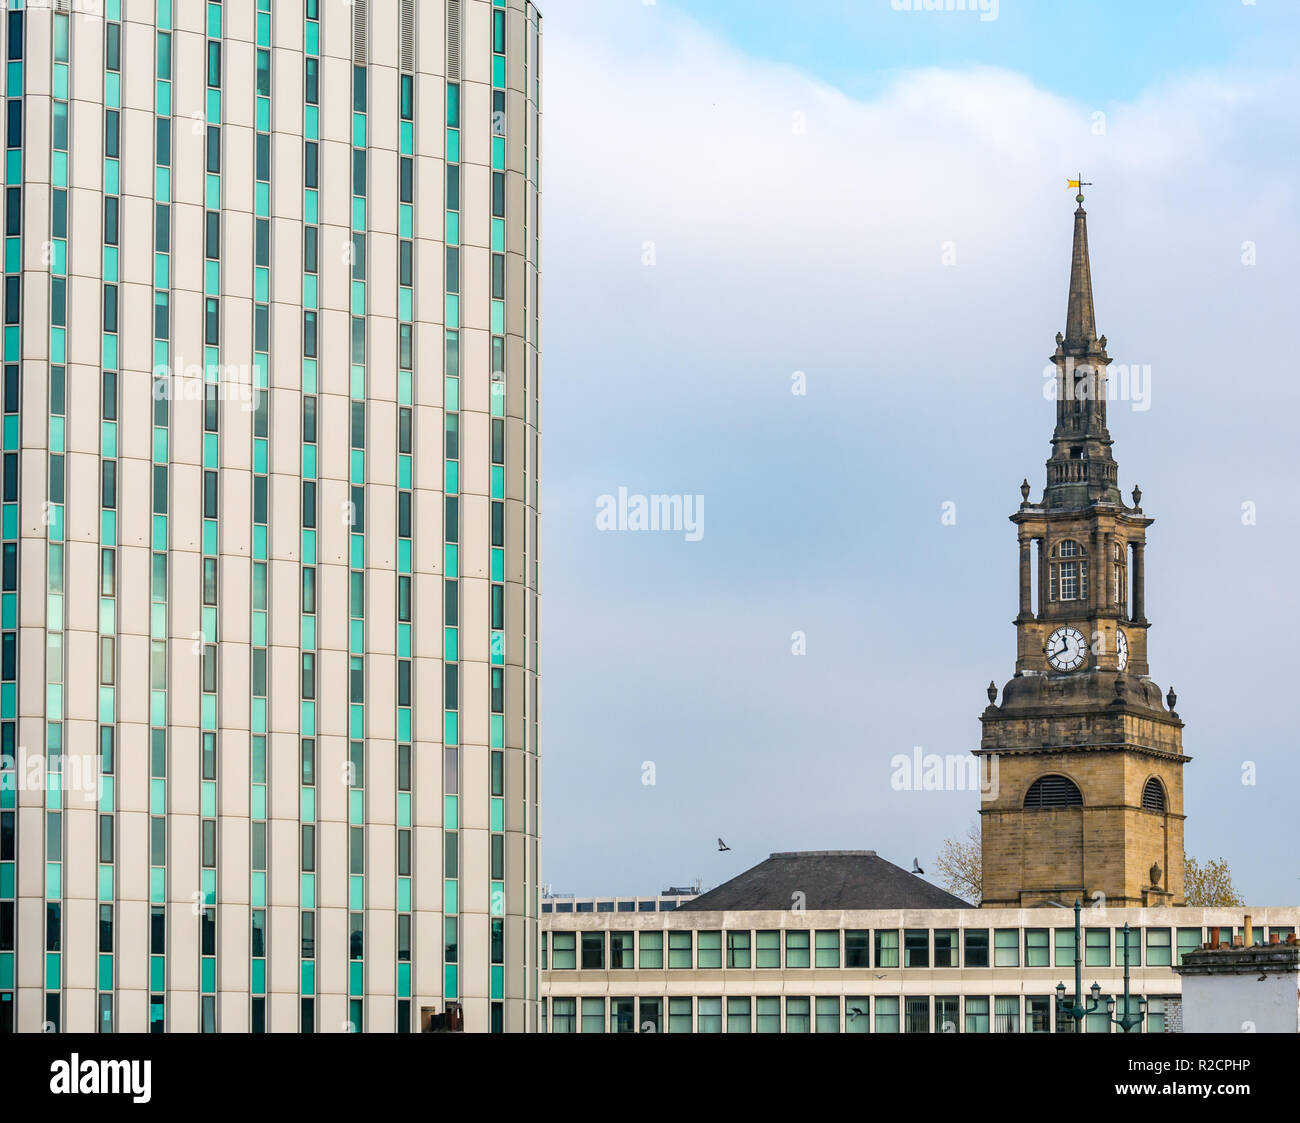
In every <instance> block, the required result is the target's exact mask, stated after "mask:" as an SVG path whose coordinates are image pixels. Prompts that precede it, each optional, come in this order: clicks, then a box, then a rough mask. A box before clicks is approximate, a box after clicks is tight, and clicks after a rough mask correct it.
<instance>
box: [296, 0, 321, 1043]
mask: <svg viewBox="0 0 1300 1123" xmlns="http://www.w3.org/2000/svg"><path fill="white" fill-rule="evenodd" d="M304 15H305V16H306V20H305V21H304V31H303V34H304V56H305V57H304V74H303V185H304V187H303V280H302V306H303V334H302V338H303V360H302V516H301V518H302V573H301V584H302V600H301V607H302V631H301V639H300V644H301V650H300V652H299V655H300V664H301V674H300V676H299V677H300V680H301V681H300V684H299V690H300V697H301V704H300V711H301V712H300V721H299V726H300V729H301V735H300V738H299V767H300V772H299V793H298V795H299V799H298V835H299V866H300V871H301V872H300V875H299V890H298V892H299V899H298V905H299V913H298V926H299V956H300V960H299V972H298V978H299V984H298V985H299V997H298V1004H299V1027H298V1028H299V1030H300V1031H301V1032H303V1033H311V1032H314V1031H315V1029H316V919H317V918H316V876H317V871H316V866H317V860H316V854H317V839H316V833H317V832H316V695H317V668H316V662H317V651H316V645H317V628H316V621H317V613H316V604H317V601H316V492H317V486H318V484H317V477H318V474H319V473H318V467H319V465H318V451H319V446H318V444H317V436H318V426H317V416H318V404H317V403H318V398H317V397H316V394H317V379H316V375H317V367H316V363H317V359H316V317H317V314H318V285H319V276H318V271H319V267H320V260H319V255H320V226H319V225H318V223H319V221H320V196H319V183H320V108H319V106H320V7H319V0H306V10H305V12H304Z"/></svg>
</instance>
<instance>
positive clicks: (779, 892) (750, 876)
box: [678, 850, 974, 912]
mask: <svg viewBox="0 0 1300 1123" xmlns="http://www.w3.org/2000/svg"><path fill="white" fill-rule="evenodd" d="M795 893H803V895H804V900H803V907H804V908H806V909H831V910H837V909H969V908H973V907H974V906H973V905H971V904H970V903H969V902H967V901H963V900H962V899H961V898H960V897H954V896H953V895H952V894H951V893H949V892H947V891H946V890H943V889H940V888H939V887H938V886H937V885H932V884H930V882H928V881H926V880H924V879H923V878H922V877H921V876H920V875H918V874H914V873H910V872H909V871H908V870H905V869H903V868H902V867H901V866H896V865H894V863H893V862H887V861H885V859H884V858H881V857H880V856H879V855H878V854H877V853H876V852H875V851H874V850H803V851H795V852H786V853H779V854H773V855H771V856H770V857H769V858H768V859H767V860H766V861H763V862H759V863H758V865H756V866H754V867H752V868H751V869H747V870H746V871H745V872H744V873H742V874H739V875H737V876H736V877H733V878H732V879H731V880H730V881H725V882H723V883H722V884H721V885H719V886H718V887H717V888H716V889H710V890H709V891H708V892H707V893H704V894H701V895H700V896H698V897H696V898H695V899H694V900H692V901H687V902H684V903H683V904H681V905H679V906H678V910H679V911H680V910H682V909H689V910H691V911H695V912H703V911H707V912H716V911H728V912H744V911H750V910H767V909H775V910H783V909H788V908H790V907H791V902H792V900H793V898H794V894H795Z"/></svg>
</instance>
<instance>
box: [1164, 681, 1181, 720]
mask: <svg viewBox="0 0 1300 1123" xmlns="http://www.w3.org/2000/svg"><path fill="white" fill-rule="evenodd" d="M1165 701H1166V702H1168V703H1169V712H1170V713H1173V712H1174V707H1175V706H1176V705H1178V695H1177V694H1175V693H1174V688H1173V687H1172V686H1171V687H1170V688H1169V693H1168V694H1166V695H1165Z"/></svg>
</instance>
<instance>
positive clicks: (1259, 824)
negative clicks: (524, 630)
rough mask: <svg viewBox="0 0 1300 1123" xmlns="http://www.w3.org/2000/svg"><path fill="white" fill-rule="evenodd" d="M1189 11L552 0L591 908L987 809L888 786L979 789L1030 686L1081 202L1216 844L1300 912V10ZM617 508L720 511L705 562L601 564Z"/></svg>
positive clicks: (1209, 832) (550, 462)
mask: <svg viewBox="0 0 1300 1123" xmlns="http://www.w3.org/2000/svg"><path fill="white" fill-rule="evenodd" d="M894 3H895V4H897V5H898V6H899V7H902V8H904V9H906V7H907V5H906V4H905V3H904V2H903V0H894ZM915 6H916V7H920V6H921V0H915ZM986 7H987V5H986ZM1179 10H1180V13H1181V14H1180V16H1179V17H1178V19H1177V20H1174V19H1172V18H1170V17H1169V16H1167V15H1166V9H1165V6H1163V5H1132V4H1129V3H1127V2H1126V0H1114V2H1110V0H1106V2H1103V0H1094V2H1091V3H1087V2H1074V3H1070V4H1058V3H1047V2H1046V0H1032V2H1031V0H1000V3H999V4H998V5H997V10H996V18H994V19H981V17H980V14H979V13H978V12H942V11H939V12H933V11H930V12H927V11H911V10H896V9H895V7H894V5H892V4H891V3H890V0H838V2H832V0H809V2H807V3H802V4H797V5H788V4H785V5H778V4H775V3H771V4H769V3H755V2H752V0H680V2H675V3H673V2H668V0H659V2H657V3H642V2H641V0H547V2H546V3H545V5H544V6H543V16H544V28H545V31H544V34H545V45H544V52H545V54H544V60H543V65H544V82H545V90H544V111H545V123H544V136H543V168H544V171H543V188H544V217H543V223H544V225H543V229H544V238H545V246H544V258H543V276H544V304H543V313H544V325H543V395H544V405H543V414H542V433H543V486H544V492H543V499H542V503H543V526H544V540H543V576H542V590H543V606H544V621H543V665H542V670H543V690H544V697H543V703H542V706H543V708H542V716H543V740H542V747H543V766H544V772H543V792H544V803H543V806H544V811H545V815H544V823H543V834H544V840H545V865H544V870H543V880H544V882H546V883H549V884H550V885H551V886H552V887H553V888H554V889H555V891H557V892H576V893H581V894H591V893H625V894H633V893H654V892H656V891H658V890H659V889H661V888H663V887H665V886H667V885H670V884H672V885H682V884H686V883H689V882H690V881H692V880H694V879H695V878H700V879H702V880H703V882H704V883H705V885H706V886H707V885H714V884H717V883H719V882H721V881H723V880H726V879H727V878H728V877H731V876H733V875H735V874H736V873H738V872H740V871H741V870H742V869H745V868H746V867H748V866H749V865H751V864H753V863H754V862H756V861H759V860H761V859H762V858H764V857H766V856H767V854H768V853H770V852H772V851H775V850H795V849H823V848H827V849H830V848H837V849H838V848H842V849H875V850H877V851H879V852H880V853H881V854H882V855H883V856H885V857H887V858H890V859H891V860H893V861H896V862H899V863H900V864H904V863H906V862H908V861H910V859H911V858H912V857H913V856H917V857H919V858H920V860H921V863H922V865H923V866H927V869H929V868H931V866H930V865H927V863H931V864H932V863H933V860H934V856H935V854H936V852H937V851H938V848H939V846H940V844H941V843H942V841H943V840H944V839H945V838H948V837H953V836H957V835H960V834H962V833H963V832H964V831H965V829H966V828H967V826H968V825H969V824H970V823H971V822H972V821H973V820H974V819H975V817H976V809H977V796H975V795H973V794H971V793H969V792H961V791H956V792H916V791H913V792H908V791H896V790H894V788H893V786H892V785H891V783H890V777H891V773H892V771H893V770H892V768H891V765H890V760H891V758H892V757H893V756H895V755H896V754H899V753H903V754H910V753H911V752H912V751H913V748H914V746H921V747H922V748H923V750H924V751H925V752H926V753H937V754H940V755H947V754H955V755H958V756H960V755H961V754H965V753H967V752H968V751H969V750H970V749H971V748H972V747H974V746H976V745H977V744H978V740H979V732H980V727H979V721H978V716H979V713H980V711H981V709H982V708H983V706H984V705H985V703H986V698H985V693H984V691H985V687H986V685H987V684H988V682H989V680H990V679H996V680H997V681H998V683H999V684H1001V683H1002V682H1003V681H1005V680H1006V679H1007V678H1009V677H1010V675H1011V674H1012V671H1013V669H1014V668H1013V661H1014V655H1015V646H1014V643H1015V640H1014V629H1013V627H1012V625H1011V620H1012V617H1013V616H1014V614H1015V611H1016V607H1017V605H1016V544H1015V542H1016V539H1015V528H1014V527H1013V526H1011V524H1010V523H1008V522H1007V516H1008V515H1009V514H1010V513H1011V512H1012V511H1014V510H1015V509H1016V507H1017V505H1018V504H1019V502H1020V494H1019V491H1018V485H1019V483H1020V480H1021V478H1022V477H1024V476H1028V477H1029V480H1030V482H1031V483H1032V484H1033V485H1034V487H1035V493H1036V494H1037V493H1039V492H1040V491H1041V487H1042V483H1043V475H1044V467H1043V462H1044V460H1045V459H1046V457H1047V455H1048V452H1049V448H1048V441H1049V437H1050V435H1051V429H1052V425H1053V420H1054V412H1053V406H1052V404H1051V403H1050V402H1049V401H1047V400H1045V398H1044V395H1043V375H1042V372H1043V369H1044V366H1045V365H1046V359H1047V356H1048V355H1049V354H1050V353H1051V350H1052V348H1053V346H1054V343H1053V340H1054V337H1055V335H1056V333H1057V332H1058V331H1061V330H1062V329H1063V328H1064V319H1065V302H1066V284H1067V280H1068V268H1069V253H1070V236H1071V212H1072V210H1073V207H1074V203H1073V201H1072V195H1073V192H1072V191H1069V190H1067V189H1066V186H1065V181H1066V179H1067V178H1068V177H1072V176H1073V175H1074V174H1075V173H1076V171H1078V170H1082V171H1083V173H1084V178H1085V179H1088V180H1091V181H1093V182H1094V184H1095V186H1093V187H1091V188H1089V189H1088V191H1087V195H1088V201H1087V204H1086V205H1087V209H1088V213H1089V224H1090V225H1089V232H1090V241H1091V251H1092V262H1093V289H1094V294H1095V300H1096V309H1097V326H1098V331H1099V332H1104V333H1105V334H1106V335H1107V336H1108V339H1109V350H1110V353H1111V355H1112V356H1113V357H1114V359H1115V362H1116V364H1125V365H1127V366H1130V367H1132V368H1134V369H1138V370H1142V371H1148V370H1149V375H1150V396H1149V400H1148V401H1147V402H1146V403H1116V404H1115V405H1113V406H1112V409H1111V418H1110V427H1111V432H1112V435H1113V436H1114V438H1115V441H1116V445H1115V454H1116V457H1117V459H1118V461H1119V466H1120V481H1121V487H1122V489H1123V490H1124V493H1125V494H1126V495H1127V494H1128V492H1129V491H1130V490H1131V488H1132V486H1133V484H1134V483H1139V484H1141V486H1142V490H1143V508H1144V510H1145V512H1146V513H1147V514H1148V515H1151V516H1153V517H1154V518H1155V519H1156V524H1155V525H1154V526H1153V527H1152V528H1151V530H1150V531H1149V537H1148V549H1147V615H1148V616H1149V617H1150V619H1151V620H1152V622H1153V627H1152V629H1151V633H1150V650H1151V669H1152V676H1153V678H1154V679H1155V680H1156V682H1158V683H1159V684H1160V685H1161V687H1162V688H1166V687H1168V686H1169V685H1170V684H1171V683H1172V685H1174V686H1175V687H1176V689H1177V691H1178V697H1179V702H1178V710H1179V713H1180V714H1181V716H1182V717H1183V719H1184V720H1185V721H1186V723H1187V727H1186V730H1185V731H1184V748H1185V750H1186V752H1187V753H1189V754H1190V755H1191V756H1192V757H1193V758H1194V759H1193V760H1192V762H1191V763H1189V764H1188V765H1187V768H1186V772H1185V776H1186V808H1185V809H1186V812H1187V815H1188V819H1187V849H1188V852H1189V853H1190V854H1193V855H1197V856H1200V857H1202V858H1207V857H1212V856H1222V857H1225V858H1227V859H1228V860H1229V862H1230V864H1231V866H1232V869H1233V871H1234V874H1235V878H1236V882H1237V885H1238V887H1239V888H1240V889H1242V890H1243V891H1244V893H1245V895H1246V897H1247V899H1248V901H1249V902H1250V903H1254V904H1286V903H1294V902H1295V901H1297V900H1300V862H1297V861H1296V859H1295V856H1294V855H1295V849H1296V848H1295V831H1294V827H1295V822H1296V819H1295V815H1294V806H1295V794H1296V791H1297V788H1298V787H1300V764H1298V763H1297V760H1298V758H1300V732H1298V731H1300V720H1298V719H1300V691H1298V690H1297V684H1296V669H1297V666H1300V596H1298V595H1297V588H1296V585H1297V582H1296V577H1295V573H1296V570H1297V567H1298V565H1300V530H1298V526H1297V515H1298V513H1300V510H1298V509H1300V501H1298V500H1297V496H1296V492H1295V482H1296V480H1297V447H1298V442H1297V435H1296V418H1297V416H1300V414H1298V411H1297V406H1300V393H1298V392H1297V381H1296V376H1295V373H1294V370H1293V369H1292V368H1293V366H1294V360H1293V359H1289V358H1287V356H1288V355H1289V354H1290V353H1291V345H1290V343H1289V336H1290V334H1291V331H1292V330H1293V329H1288V328H1287V326H1286V325H1287V324H1288V323H1290V324H1294V322H1295V319H1296V316H1295V310H1294V304H1295V271H1296V263H1297V261H1300V238H1298V236H1297V221H1296V219H1297V189H1296V184H1297V180H1298V178H1300V148H1298V147H1297V144H1296V139H1297V136H1298V135H1300V129H1298V128H1297V125H1298V124H1300V121H1298V118H1300V74H1298V72H1297V67H1296V62H1295V50H1294V44H1295V43H1296V41H1297V35H1298V34H1300V13H1298V12H1297V9H1296V8H1295V6H1294V5H1293V4H1284V3H1282V2H1281V0H1258V3H1250V4H1243V3H1240V2H1239V0H1199V2H1190V3H1187V4H1183V5H1179ZM986 14H990V15H991V14H993V13H992V12H991V11H990V12H987V13H986ZM796 372H800V373H799V374H796ZM800 381H802V384H803V386H804V387H805V389H806V393H803V394H796V393H793V392H792V389H794V388H796V387H797V386H798V385H799V383H800ZM1134 404H1137V405H1142V404H1146V405H1147V406H1149V408H1133V405H1134ZM620 488H626V489H627V492H628V494H629V495H636V494H646V495H654V494H670V495H683V496H696V495H700V496H703V497H704V500H703V504H704V505H703V523H702V529H703V534H702V536H701V537H699V539H698V540H697V541H686V535H685V534H683V533H681V532H678V533H668V532H662V531H661V532H653V531H645V532H637V531H633V530H626V531H621V532H620V531H602V530H601V529H599V528H598V524H597V513H598V505H599V503H600V497H601V496H603V495H617V493H618V491H619V489H620ZM945 504H953V505H955V506H954V507H952V508H949V509H950V510H953V511H955V523H951V520H949V522H950V523H951V525H945V522H944V520H943V518H942V515H943V512H944V509H945V508H944V505H945ZM1246 504H1249V505H1251V506H1250V507H1244V506H1243V505H1246ZM1243 511H1247V512H1249V511H1253V512H1254V519H1253V523H1252V522H1251V520H1250V519H1249V518H1246V519H1243ZM795 633H802V634H803V635H804V636H805V637H806V640H805V642H806V653H805V654H802V655H796V654H792V647H793V645H794V641H793V640H792V636H794V634H795ZM647 762H651V763H652V764H653V777H652V778H653V780H654V783H653V784H650V783H646V782H643V781H644V780H646V779H650V778H651V777H650V776H649V775H648V770H647V769H646V767H645V766H646V763H647ZM1251 766H1253V769H1252V767H1251ZM1252 771H1253V776H1254V783H1244V782H1243V776H1245V777H1246V778H1247V779H1249V778H1250V774H1251V772H1252ZM719 835H721V836H722V837H723V838H725V839H726V841H727V842H728V844H729V845H730V846H731V847H732V848H733V849H732V851H731V853H728V854H719V853H717V852H716V843H715V841H714V840H715V838H716V837H717V836H719Z"/></svg>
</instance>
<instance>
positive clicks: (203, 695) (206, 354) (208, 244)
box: [198, 0, 256, 1033]
mask: <svg viewBox="0 0 1300 1123" xmlns="http://www.w3.org/2000/svg"><path fill="white" fill-rule="evenodd" d="M223 16H224V12H223V9H222V5H221V3H220V0H209V3H208V5H207V41H206V43H205V48H206V51H205V53H206V59H205V65H206V68H207V73H206V84H205V89H204V123H205V128H204V145H205V153H204V168H205V172H204V185H203V189H204V190H203V195H204V198H203V214H204V230H203V240H204V249H203V254H204V261H203V313H204V315H203V532H202V544H203V561H202V572H201V573H200V574H199V580H200V582H201V583H202V589H201V593H202V604H203V612H202V633H201V635H200V636H199V642H200V645H201V650H200V652H199V654H200V657H201V659H202V663H203V665H202V675H201V681H200V683H199V691H200V696H199V722H200V730H199V738H200V744H201V769H200V773H199V776H200V779H199V812H200V817H199V829H200V838H199V882H200V884H199V888H200V890H201V892H202V902H201V911H200V914H199V949H198V951H199V1027H198V1028H199V1032H200V1033H215V1032H216V1031H217V946H218V934H217V919H218V917H217V913H218V910H217V866H218V863H217V858H218V855H217V848H218V838H219V831H218V817H217V808H218V806H219V804H218V800H219V793H218V790H217V774H218V771H219V769H218V767H217V762H218V760H219V757H220V752H221V748H222V745H221V732H220V730H219V729H218V727H217V722H218V714H219V713H220V703H219V701H218V690H219V687H220V678H221V669H220V663H221V659H220V654H221V615H220V608H221V605H220V600H221V523H220V514H221V419H222V413H223V411H224V408H225V398H226V392H227V389H228V386H227V383H226V381H225V380H224V379H223V377H222V374H223V370H222V364H221V338H222V311H223V308H222V300H221V281H222V277H221V256H222V255H221V251H222V246H221V235H222V230H221V204H222V185H221V166H222V158H223V156H224V152H223V145H222V139H223V137H222V128H221V114H222V66H223V63H224V57H223V54H224V46H223V31H224V28H223ZM254 584H256V582H255V581H254Z"/></svg>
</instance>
